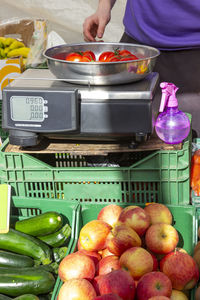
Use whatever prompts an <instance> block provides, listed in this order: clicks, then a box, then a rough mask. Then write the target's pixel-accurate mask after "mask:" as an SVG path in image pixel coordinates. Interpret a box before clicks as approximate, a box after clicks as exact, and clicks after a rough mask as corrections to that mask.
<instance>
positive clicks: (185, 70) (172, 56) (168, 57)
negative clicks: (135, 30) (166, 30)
mask: <svg viewBox="0 0 200 300" xmlns="http://www.w3.org/2000/svg"><path fill="white" fill-rule="evenodd" d="M120 42H122V43H133V44H140V43H139V42H137V41H136V40H134V39H132V38H131V37H129V36H128V35H127V34H126V33H124V34H123V36H122V38H121V40H120ZM160 52H161V54H160V55H159V56H158V57H157V60H156V64H155V67H154V71H155V72H158V73H159V76H160V82H163V81H166V82H171V83H174V84H175V85H176V86H177V87H178V88H179V90H178V91H177V99H178V104H179V109H180V110H182V111H184V112H188V113H190V114H191V115H192V129H193V133H194V137H196V136H197V137H200V49H189V50H177V51H163V50H161V51H160ZM155 97H161V89H160V88H158V89H157V92H156V95H155Z"/></svg>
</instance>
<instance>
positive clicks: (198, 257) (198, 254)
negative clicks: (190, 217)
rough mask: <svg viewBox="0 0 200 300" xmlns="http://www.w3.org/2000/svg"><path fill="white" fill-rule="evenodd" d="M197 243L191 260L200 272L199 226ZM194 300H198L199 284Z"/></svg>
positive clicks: (199, 298)
mask: <svg viewBox="0 0 200 300" xmlns="http://www.w3.org/2000/svg"><path fill="white" fill-rule="evenodd" d="M198 239H199V240H198V242H197V244H196V245H195V247H194V253H193V258H194V260H195V261H196V263H197V265H198V267H199V270H200V226H199V228H198ZM195 300H200V283H199V286H198V287H197V289H196V291H195Z"/></svg>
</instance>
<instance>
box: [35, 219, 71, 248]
mask: <svg viewBox="0 0 200 300" xmlns="http://www.w3.org/2000/svg"><path fill="white" fill-rule="evenodd" d="M71 231H72V230H71V227H70V226H69V224H65V225H64V226H63V227H62V228H61V229H60V230H58V231H56V232H54V233H51V234H48V235H44V236H38V237H37V238H38V239H40V240H42V241H43V242H45V243H46V244H48V245H49V246H51V247H60V246H62V245H64V244H65V243H67V241H68V240H69V237H70V235H71Z"/></svg>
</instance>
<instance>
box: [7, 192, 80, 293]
mask: <svg viewBox="0 0 200 300" xmlns="http://www.w3.org/2000/svg"><path fill="white" fill-rule="evenodd" d="M48 211H56V212H58V213H60V214H61V215H62V216H63V220H64V223H67V222H68V223H69V224H70V226H71V228H72V232H71V237H70V240H69V244H68V249H67V254H69V253H71V251H72V247H73V245H74V241H75V240H76V239H77V233H76V231H77V226H76V222H77V217H78V218H79V214H80V207H79V203H72V202H71V203H70V202H67V201H63V200H55V199H38V198H25V197H16V196H14V197H12V199H11V211H10V216H11V220H10V222H11V225H12V224H14V223H15V222H16V221H17V220H22V219H26V218H29V217H33V216H36V215H39V214H41V213H44V212H48ZM59 283H60V279H59V278H57V280H56V282H55V286H54V289H55V290H57V286H58V284H59ZM53 292H54V291H53Z"/></svg>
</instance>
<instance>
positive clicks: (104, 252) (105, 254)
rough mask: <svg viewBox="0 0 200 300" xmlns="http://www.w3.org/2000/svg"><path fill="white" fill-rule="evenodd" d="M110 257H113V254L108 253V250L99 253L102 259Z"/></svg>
mask: <svg viewBox="0 0 200 300" xmlns="http://www.w3.org/2000/svg"><path fill="white" fill-rule="evenodd" d="M110 255H114V254H113V253H112V252H110V251H109V250H108V248H105V249H103V250H102V252H101V257H102V258H104V257H106V256H110Z"/></svg>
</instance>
